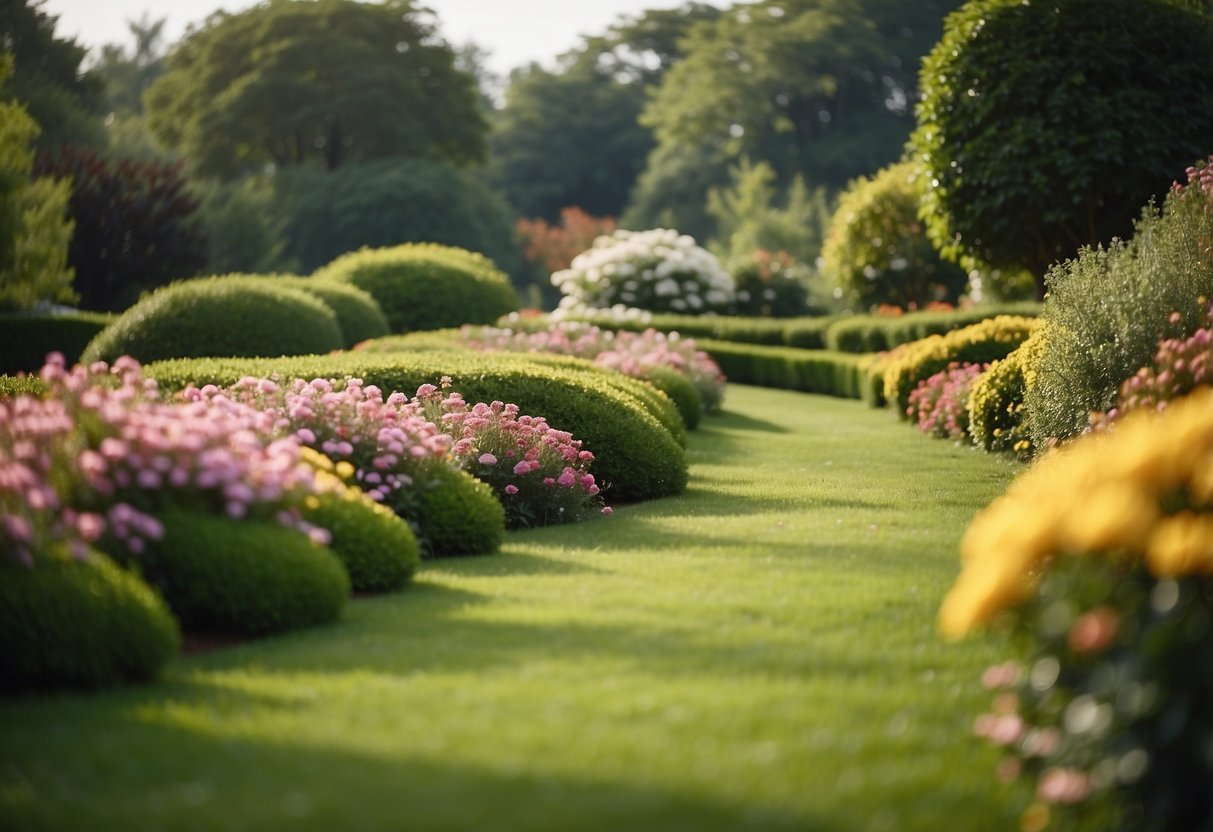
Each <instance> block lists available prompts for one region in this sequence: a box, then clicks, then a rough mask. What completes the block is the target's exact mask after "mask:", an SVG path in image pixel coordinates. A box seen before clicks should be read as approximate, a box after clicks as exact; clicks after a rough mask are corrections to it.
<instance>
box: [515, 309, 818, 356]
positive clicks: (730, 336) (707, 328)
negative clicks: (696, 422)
mask: <svg viewBox="0 0 1213 832" xmlns="http://www.w3.org/2000/svg"><path fill="white" fill-rule="evenodd" d="M565 319H566V320H571V321H584V322H585V323H589V324H594V325H596V326H599V327H602V328H603V329H623V330H627V331H629V332H644V331H645V330H646V329H650V328H652V329H656V330H658V331H659V332H677V333H678V334H680V335H683V336H685V337H687V338H713V339H715V340H717V341H737V342H739V343H743V344H766V345H768V346H773V347H777V346H788V347H801V348H802V349H810V350H816V349H822V348H823V347H824V346H825V331H826V329H827V328H828V327H829V326H830V324H831V323H833V322H834V320H835V319H834V318H832V317H824V316H822V317H803V318H781V319H778V320H775V319H772V318H745V317H732V316H723V315H700V316H696V315H673V314H660V315H644V316H641V317H626V318H625V317H620V316H617V315H614V314H613V313H611V312H606V311H604V312H600V313H594V312H590V311H582V312H578V313H576V314H570V315H567V316H566V318H565ZM499 325H500V326H508V327H510V328H511V329H515V330H524V331H535V330H539V329H547V328H548V326H549V323H548V320H547V318H546V317H537V318H523V317H519V316H511V317H510V318H509V319H508V320H506V321H501V322H500V323H499Z"/></svg>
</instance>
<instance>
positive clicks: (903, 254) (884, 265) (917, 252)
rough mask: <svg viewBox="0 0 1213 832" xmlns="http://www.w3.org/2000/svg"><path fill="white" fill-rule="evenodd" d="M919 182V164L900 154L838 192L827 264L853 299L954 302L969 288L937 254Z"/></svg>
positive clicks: (861, 301) (859, 301)
mask: <svg viewBox="0 0 1213 832" xmlns="http://www.w3.org/2000/svg"><path fill="white" fill-rule="evenodd" d="M922 190H923V186H922V173H921V171H920V170H919V168H918V165H916V164H915V163H913V162H899V163H898V164H895V165H890V166H889V167H886V168H884V169H883V170H881V171H879V172H878V173H876V174H875V175H874V176H873V177H872V178H871V179H867V178H864V177H860V178H859V179H857V180H855V181H854V182H852V183H851V184H850V185H849V186H848V187H847V190H846V191H844V192H843V194H842V196H840V197H839V201H838V210H837V211H835V213H834V218H833V220H831V222H830V227H829V230H828V231H827V233H826V239H825V245H824V246H823V247H822V250H821V256H822V259H823V261H824V264H823V266H822V270H823V271H824V273H825V275H826V278H827V279H828V280H829V281H830V282H831V283H832V284H833V285H834V286H835V287H836V288H837V289H838V290H839V291H840V292H842V294H843V295H844V296H845V297H846V298H847V299H848V300H850V301H851V302H853V303H855V304H857V305H859V306H860V307H862V308H864V309H867V308H869V307H872V306H879V305H880V304H882V303H889V304H894V305H897V306H905V307H909V306H911V305H915V306H925V305H926V304H927V303H930V302H931V301H943V302H947V303H955V302H956V300H957V299H958V298H959V297H960V295H961V293H963V292H964V290H965V286H966V284H967V283H968V275H967V274H966V273H965V271H964V270H963V269H961V268H960V267H959V266H956V265H954V264H952V263H946V262H944V261H943V260H941V259H940V257H939V253H938V252H937V251H936V250H935V248H934V246H932V245H931V241H930V240H928V239H927V235H926V231H925V229H924V228H923V224H922V222H921V221H920V220H919V219H918V202H919V199H920V196H921V193H922ZM835 348H836V347H835Z"/></svg>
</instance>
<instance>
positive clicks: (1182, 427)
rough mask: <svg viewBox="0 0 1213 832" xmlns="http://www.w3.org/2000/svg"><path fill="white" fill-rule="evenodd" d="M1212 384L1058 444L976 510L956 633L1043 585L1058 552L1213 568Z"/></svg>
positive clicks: (964, 553)
mask: <svg viewBox="0 0 1213 832" xmlns="http://www.w3.org/2000/svg"><path fill="white" fill-rule="evenodd" d="M1211 469H1213V389H1209V388H1203V389H1201V390H1199V391H1197V392H1195V393H1193V394H1191V395H1190V396H1188V397H1187V398H1185V399H1182V400H1178V401H1175V402H1172V403H1171V405H1170V407H1168V408H1167V409H1166V410H1165V411H1164V412H1163V413H1162V414H1156V413H1151V412H1141V413H1137V414H1133V415H1132V416H1130V417H1128V418H1126V419H1125V420H1123V421H1122V422H1120V423H1118V424H1117V425H1116V427H1115V429H1114V430H1112V431H1109V432H1106V433H1100V434H1094V435H1090V436H1087V437H1084V438H1082V439H1080V440H1078V441H1076V442H1074V443H1073V444H1072V445H1070V446H1068V447H1066V448H1063V449H1060V450H1056V451H1053V452H1051V453H1049V454H1048V455H1047V456H1046V457H1045V458H1044V459H1042V460H1040V461H1039V462H1038V463H1037V464H1036V465H1034V466H1033V467H1032V468H1031V469H1030V470H1028V471H1027V472H1026V473H1024V474H1023V475H1022V476H1020V477H1019V478H1018V479H1017V480H1016V481H1015V482H1014V483H1012V484H1011V486H1010V488H1008V489H1007V493H1006V494H1004V495H1003V496H1002V497H1000V498H999V499H997V500H995V501H994V502H993V503H991V504H990V506H989V507H988V508H986V509H985V511H983V512H981V513H980V514H979V515H978V516H977V517H976V518H974V520H973V522H972V524H970V526H969V529H968V530H967V531H966V533H965V536H964V539H963V540H962V542H961V563H962V570H961V574H960V576H959V578H958V579H957V581H956V584H955V585H954V586H953V587H952V589H951V590H950V591H949V593H948V595H947V597H946V598H945V599H944V602H943V605H942V607H941V609H940V613H939V628H940V630H941V632H943V633H944V634H945V635H947V636H950V637H958V636H962V635H964V634H965V633H967V632H969V631H971V630H973V629H975V628H977V627H980V626H982V625H984V624H987V623H989V622H990V621H991V620H992V619H993V618H994V617H995V616H997V615H998V614H999V613H1000V612H1002V611H1004V610H1008V609H1011V608H1013V607H1015V606H1017V605H1019V604H1021V603H1023V602H1024V601H1026V600H1027V599H1028V598H1030V597H1031V596H1032V594H1033V593H1034V591H1035V587H1036V582H1037V580H1038V579H1039V576H1040V574H1041V572H1042V571H1043V570H1044V569H1047V568H1048V564H1049V562H1050V561H1051V560H1052V559H1054V558H1057V557H1068V556H1076V555H1100V554H1105V555H1119V556H1129V557H1133V558H1139V559H1142V560H1143V561H1144V562H1145V564H1146V566H1147V568H1149V569H1150V571H1152V572H1153V573H1154V574H1155V575H1158V576H1159V577H1176V576H1181V575H1190V574H1213V472H1211Z"/></svg>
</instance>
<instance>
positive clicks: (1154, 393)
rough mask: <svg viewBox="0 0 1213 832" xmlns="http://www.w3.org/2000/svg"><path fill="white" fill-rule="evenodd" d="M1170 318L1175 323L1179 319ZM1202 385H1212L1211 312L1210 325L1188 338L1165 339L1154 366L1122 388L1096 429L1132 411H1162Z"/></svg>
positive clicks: (1142, 371)
mask: <svg viewBox="0 0 1213 832" xmlns="http://www.w3.org/2000/svg"><path fill="white" fill-rule="evenodd" d="M1172 318H1173V320H1174V321H1178V319H1179V316H1178V314H1176V315H1173V316H1172ZM1205 385H1213V309H1211V310H1210V313H1209V324H1208V325H1206V326H1205V327H1204V328H1203V329H1198V330H1196V332H1195V333H1193V334H1192V336H1191V337H1189V338H1182V339H1181V338H1168V339H1166V340H1164V341H1162V342H1161V343H1160V344H1159V345H1158V352H1156V353H1155V354H1154V362H1153V363H1152V364H1151V365H1150V366H1147V367H1142V368H1141V369H1140V370H1138V371H1137V373H1136V374H1134V375H1133V376H1131V377H1130V378H1128V379H1127V380H1126V381H1125V382H1124V383H1123V384H1122V385H1121V387H1120V396H1119V398H1118V400H1117V403H1116V407H1115V409H1113V410H1110V411H1109V412H1108V413H1106V414H1105V415H1104V416H1103V418H1102V419H1100V420H1099V424H1098V425H1097V427H1098V426H1103V425H1106V424H1108V423H1110V422H1114V421H1115V420H1116V419H1118V418H1119V417H1120V416H1123V415H1124V414H1125V413H1128V412H1131V411H1134V410H1142V409H1148V410H1158V411H1161V410H1164V409H1166V407H1167V402H1170V401H1172V400H1174V399H1178V398H1180V397H1182V396H1185V395H1187V394H1188V393H1190V392H1192V391H1193V390H1194V389H1196V388H1197V387H1200V386H1205Z"/></svg>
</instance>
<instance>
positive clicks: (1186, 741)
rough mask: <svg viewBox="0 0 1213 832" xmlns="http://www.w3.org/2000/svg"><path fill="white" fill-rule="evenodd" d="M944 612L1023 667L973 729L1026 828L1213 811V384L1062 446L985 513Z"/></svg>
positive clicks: (1204, 816)
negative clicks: (995, 633) (989, 636)
mask: <svg viewBox="0 0 1213 832" xmlns="http://www.w3.org/2000/svg"><path fill="white" fill-rule="evenodd" d="M961 555H962V562H963V570H962V572H961V575H960V577H959V579H958V580H957V582H956V585H955V586H954V587H953V588H952V590H951V591H950V592H949V593H948V596H947V598H946V599H945V600H944V603H943V606H942V608H941V610H940V628H941V630H942V631H943V632H944V633H945V634H948V635H951V636H959V635H962V634H964V633H966V632H968V631H970V630H972V629H974V628H977V627H980V626H986V625H993V626H995V627H996V628H998V629H1002V630H1004V631H1008V632H1010V633H1011V634H1013V635H1014V636H1015V637H1016V639H1017V642H1018V644H1019V645H1020V647H1021V653H1022V656H1021V661H1019V662H1016V663H1012V664H1008V665H1003V666H999V667H996V668H992V669H991V670H990V671H988V672H987V674H986V678H985V682H986V684H987V686H988V687H991V688H993V689H996V690H998V691H999V693H998V694H997V698H996V700H995V707H994V710H993V712H992V713H989V714H985V715H983V716H982V717H980V718H979V719H978V721H977V723H976V726H975V727H976V730H977V732H978V733H979V734H981V735H983V736H985V737H987V738H988V739H990V740H991V741H993V742H995V743H996V744H998V745H1000V746H1003V747H1005V748H1006V750H1007V755H1008V756H1007V758H1006V760H1005V761H1004V764H1003V765H1002V767H1001V769H1000V771H1001V773H1002V774H1003V776H1004V777H1005V778H1007V779H1013V780H1014V779H1018V780H1020V781H1022V782H1024V783H1026V784H1027V785H1029V786H1030V787H1031V789H1032V795H1033V796H1032V798H1030V799H1029V805H1028V806H1027V807H1026V809H1025V811H1024V815H1023V817H1022V819H1021V828H1024V829H1033V830H1043V829H1083V830H1101V831H1102V830H1189V829H1208V828H1209V827H1210V824H1211V823H1213V793H1210V791H1209V788H1208V784H1209V782H1210V778H1213V674H1210V673H1209V672H1208V666H1209V662H1208V659H1209V655H1210V654H1211V651H1213V628H1211V627H1210V621H1211V620H1213V580H1211V577H1210V576H1213V389H1208V388H1203V389H1201V390H1199V391H1197V392H1195V393H1193V394H1192V395H1191V396H1189V397H1187V398H1186V399H1183V400H1179V401H1176V402H1174V403H1172V404H1171V406H1169V407H1168V408H1167V409H1166V411H1165V412H1163V413H1162V414H1158V413H1154V412H1150V411H1146V412H1142V413H1137V414H1133V415H1131V416H1128V417H1126V418H1125V419H1124V420H1123V421H1120V422H1118V423H1116V424H1115V425H1114V426H1113V428H1112V429H1111V430H1108V431H1104V432H1100V433H1095V434H1091V435H1088V436H1085V437H1083V438H1082V439H1080V440H1078V441H1077V442H1075V443H1073V445H1071V446H1070V447H1067V448H1064V449H1058V450H1054V451H1051V452H1050V453H1049V454H1048V455H1047V456H1045V457H1044V458H1043V459H1042V460H1041V461H1040V462H1039V463H1038V464H1037V465H1036V466H1035V467H1033V468H1032V469H1031V470H1029V471H1028V472H1027V473H1026V474H1025V475H1023V476H1021V477H1020V478H1019V479H1018V480H1016V481H1015V483H1013V484H1012V486H1011V488H1010V489H1009V490H1008V491H1007V493H1006V495H1004V496H1003V497H1002V498H1000V499H999V500H997V501H995V502H994V503H993V504H991V506H989V507H988V508H987V509H986V510H985V511H984V512H982V513H981V514H980V515H978V516H977V518H976V519H975V520H974V521H973V523H972V525H971V526H970V527H969V529H968V531H967V532H966V534H965V537H964V540H963V543H962V553H961Z"/></svg>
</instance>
